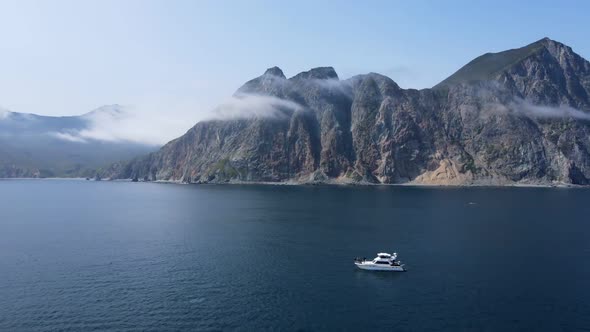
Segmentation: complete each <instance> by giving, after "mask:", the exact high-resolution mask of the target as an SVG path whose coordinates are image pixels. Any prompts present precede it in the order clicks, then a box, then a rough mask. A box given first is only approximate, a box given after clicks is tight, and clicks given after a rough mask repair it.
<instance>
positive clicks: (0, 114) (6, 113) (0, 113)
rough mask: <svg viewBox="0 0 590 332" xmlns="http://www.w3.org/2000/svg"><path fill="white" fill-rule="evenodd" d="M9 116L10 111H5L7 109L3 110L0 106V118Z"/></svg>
mask: <svg viewBox="0 0 590 332" xmlns="http://www.w3.org/2000/svg"><path fill="white" fill-rule="evenodd" d="M9 116H10V112H9V111H7V110H5V109H3V108H0V120H2V119H6V118H8V117H9Z"/></svg>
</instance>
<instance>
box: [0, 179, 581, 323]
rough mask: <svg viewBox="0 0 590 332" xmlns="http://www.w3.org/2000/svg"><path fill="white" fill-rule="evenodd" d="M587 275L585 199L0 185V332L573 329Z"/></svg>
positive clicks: (400, 191) (504, 193)
mask: <svg viewBox="0 0 590 332" xmlns="http://www.w3.org/2000/svg"><path fill="white" fill-rule="evenodd" d="M380 251H386V252H387V251H397V252H398V254H399V258H400V259H401V260H402V261H403V262H404V263H405V264H406V267H407V269H408V272H405V273H376V272H368V271H361V270H358V269H356V268H355V267H354V265H353V258H354V257H356V256H366V257H373V255H374V254H375V253H377V252H380ZM589 262H590V190H588V189H563V188H561V189H560V188H415V187H334V186H262V185H260V186H259V185H248V186H239V185H217V186H215V185H174V184H156V183H130V182H93V181H74V180H6V181H0V330H5V331H52V330H55V331H58V330H59V331H93V330H118V331H171V330H183V329H186V330H246V331H254V330H300V331H316V330H318V331H319V330H350V331H359V330H389V331H390V330H398V331H415V330H430V331H458V330H471V331H508V330H534V331H574V330H583V329H590V264H589Z"/></svg>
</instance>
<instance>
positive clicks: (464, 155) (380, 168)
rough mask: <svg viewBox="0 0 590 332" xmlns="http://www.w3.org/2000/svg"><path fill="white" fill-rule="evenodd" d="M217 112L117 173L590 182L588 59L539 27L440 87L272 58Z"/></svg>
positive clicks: (189, 178) (191, 178) (114, 170)
mask: <svg viewBox="0 0 590 332" xmlns="http://www.w3.org/2000/svg"><path fill="white" fill-rule="evenodd" d="M219 111H220V112H219V113H220V114H221V116H218V117H217V118H215V119H210V120H208V121H202V122H199V123H197V124H196V125H195V126H194V127H193V128H192V129H190V130H189V131H188V132H187V133H186V134H185V135H183V136H181V137H179V138H177V139H175V140H173V141H171V142H169V143H168V144H166V145H165V146H163V147H162V148H161V149H160V150H159V151H158V152H154V153H151V154H149V155H147V156H145V157H140V158H136V159H134V160H132V161H130V162H127V163H122V164H116V165H113V166H112V167H110V168H109V169H107V170H106V173H105V176H108V177H112V178H134V179H136V178H137V179H144V178H145V179H151V180H171V181H184V182H255V181H267V182H292V183H310V182H312V183H315V182H328V183H416V184H435V185H466V184H474V185H477V184H488V185H490V184H491V185H505V184H543V185H550V184H579V185H590V139H589V137H590V63H589V62H588V61H586V60H585V59H583V58H582V57H581V56H579V55H578V54H576V53H575V52H574V51H573V50H572V49H571V48H570V47H568V46H566V45H563V44H561V43H559V42H556V41H553V40H550V39H548V38H544V39H542V40H539V41H537V42H535V43H532V44H530V45H528V46H525V47H523V48H519V49H515V50H509V51H505V52H500V53H488V54H484V55H482V56H481V57H478V58H477V59H475V60H473V61H471V62H470V63H468V64H467V65H465V66H464V67H463V68H461V69H460V70H458V71H457V72H456V73H455V74H453V75H452V76H450V77H449V78H448V79H446V80H444V81H443V82H441V83H440V84H439V85H437V86H436V87H435V88H433V89H423V90H419V91H418V90H413V89H401V88H400V87H399V86H398V85H397V84H396V83H395V82H394V81H393V80H391V79H390V78H388V77H385V76H382V75H379V74H374V73H370V74H366V75H359V76H355V77H352V78H350V79H347V80H340V79H339V78H338V75H337V74H336V72H335V71H334V69H332V68H331V67H323V68H314V69H312V70H310V71H307V72H304V73H300V74H298V75H295V76H293V77H291V78H286V77H285V75H284V74H283V72H282V71H281V70H280V69H279V68H277V67H273V68H270V69H268V70H267V71H266V72H265V73H264V74H263V75H261V76H260V77H258V78H255V79H253V80H251V81H249V82H246V83H245V84H244V85H243V86H242V87H241V88H240V89H239V90H238V91H237V92H236V94H235V102H234V103H232V104H231V105H225V106H223V105H222V106H221V107H220V108H219Z"/></svg>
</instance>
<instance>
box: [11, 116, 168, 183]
mask: <svg viewBox="0 0 590 332" xmlns="http://www.w3.org/2000/svg"><path fill="white" fill-rule="evenodd" d="M122 112H123V111H122V110H121V108H120V107H119V106H118V105H110V106H104V107H101V108H99V109H97V110H94V111H92V112H90V113H86V114H84V115H81V116H65V117H52V116H41V115H35V114H25V113H16V112H8V111H0V178H12V177H87V176H94V175H95V174H96V169H97V168H99V167H102V166H108V165H109V164H112V163H114V162H117V161H120V160H125V159H129V158H132V157H134V156H139V155H144V154H146V153H148V152H151V151H155V150H157V147H155V146H153V145H147V144H141V143H133V142H121V141H105V140H99V139H94V138H92V137H84V135H81V133H84V132H90V130H91V129H92V126H93V124H94V123H95V120H96V119H97V118H114V120H113V121H116V117H118V116H121V114H122Z"/></svg>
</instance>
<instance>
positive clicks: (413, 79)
mask: <svg viewBox="0 0 590 332" xmlns="http://www.w3.org/2000/svg"><path fill="white" fill-rule="evenodd" d="M507 8H510V10H509V11H508V10H506V9H507ZM589 8H590V5H588V4H587V3H585V2H581V1H570V2H568V3H567V4H563V3H561V4H559V5H552V3H550V2H546V3H543V4H539V2H529V3H517V4H513V3H511V2H508V1H504V2H502V3H494V4H473V3H471V2H468V1H456V2H453V3H452V4H447V3H427V2H419V3H416V2H413V3H412V4H404V3H389V2H378V3H374V4H372V5H371V6H364V4H360V3H359V4H342V3H339V2H324V3H321V4H315V3H313V2H310V1H304V2H298V3H289V4H278V3H273V2H265V1H256V2H249V3H247V4H246V3H237V4H228V3H226V4H219V3H213V2H191V1H176V2H173V3H168V2H163V1H126V2H117V1H96V2H84V3H79V2H75V1H52V2H42V1H22V2H18V3H16V2H2V3H1V4H0V12H1V14H0V15H1V17H2V20H0V22H1V23H0V24H1V25H2V29H1V30H2V32H1V33H2V40H3V43H1V44H0V47H1V50H2V52H1V53H0V57H1V59H2V61H0V66H2V67H1V68H2V73H3V75H2V79H1V80H0V109H5V110H9V111H12V112H20V113H34V114H39V115H51V116H66V115H80V114H84V113H87V112H89V111H91V110H94V109H97V108H99V107H101V106H103V105H112V104H119V105H124V106H127V107H128V108H129V109H131V110H133V112H134V117H133V121H134V126H135V127H141V128H146V130H143V131H142V132H141V135H143V136H145V135H150V132H153V131H157V137H155V136H154V137H151V139H152V141H159V142H161V143H165V142H166V141H168V140H170V139H173V138H175V137H177V136H179V135H181V134H183V133H184V132H185V131H186V130H187V129H189V128H190V127H191V126H193V125H194V124H195V123H196V122H198V121H199V120H202V119H204V118H206V117H207V116H208V114H210V112H211V111H212V110H214V109H215V107H216V106H217V105H219V104H223V103H224V102H227V98H229V97H230V96H231V95H232V94H233V93H234V92H235V90H236V89H237V88H239V87H240V86H241V85H242V84H243V83H244V82H246V81H248V80H250V79H252V78H254V77H257V76H259V75H261V74H262V73H263V72H264V70H265V69H266V68H269V67H272V66H278V67H280V68H281V69H282V70H283V71H284V73H285V75H286V76H287V77H291V76H294V75H295V74H297V73H299V72H302V71H306V70H309V69H310V68H313V67H319V66H332V67H334V68H335V70H336V72H337V73H338V75H339V76H340V78H341V79H346V78H349V77H351V76H353V75H356V74H363V73H368V72H377V73H381V74H384V75H387V76H389V77H391V78H392V79H393V80H394V81H395V82H397V83H398V84H399V85H400V86H401V87H403V88H429V87H432V86H433V85H435V84H437V83H438V82H440V81H441V80H443V79H444V78H446V77H448V76H449V75H451V74H452V73H454V72H455V71H456V70H458V69H459V68H460V67H462V66H463V65H464V64H466V63H467V62H469V61H470V60H472V59H473V58H475V57H477V56H479V55H481V54H484V53H487V52H498V51H503V50H506V49H510V48H517V47H521V46H524V45H527V44H529V43H532V42H534V41H536V40H539V39H541V38H543V37H545V36H547V37H549V38H551V39H554V40H557V41H560V42H563V43H565V44H567V45H569V46H571V47H572V48H573V49H574V51H575V52H577V53H578V54H580V55H582V56H584V57H586V58H588V55H590V45H589V44H588V43H587V41H586V36H585V33H584V32H585V31H587V30H588V29H585V28H583V25H587V23H584V22H586V20H584V16H585V13H586V12H587V10H585V9H589ZM269 27H272V29H271V28H269ZM433 27H436V28H435V29H434V28H433ZM474 27H475V28H474ZM125 128H127V127H125ZM150 128H151V129H150ZM154 128H157V130H154ZM148 129H149V130H148ZM126 130H128V129H126ZM143 136H142V137H143Z"/></svg>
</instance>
